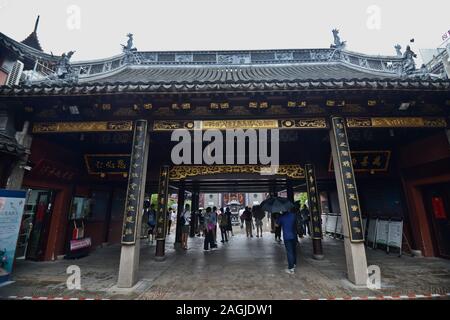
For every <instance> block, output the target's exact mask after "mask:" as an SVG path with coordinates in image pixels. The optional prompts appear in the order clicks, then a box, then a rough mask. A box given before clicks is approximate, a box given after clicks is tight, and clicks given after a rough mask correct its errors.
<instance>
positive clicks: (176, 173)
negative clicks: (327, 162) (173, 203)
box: [170, 165, 305, 180]
mask: <svg viewBox="0 0 450 320" xmlns="http://www.w3.org/2000/svg"><path fill="white" fill-rule="evenodd" d="M227 173H238V174H239V173H241V174H246V173H247V174H248V173H253V174H261V175H269V174H274V175H282V176H283V175H284V176H287V177H289V178H292V179H303V178H304V177H305V172H304V169H303V168H302V167H301V166H300V165H280V166H278V170H277V171H276V172H274V171H271V167H270V166H264V165H204V166H202V165H198V166H196V165H192V166H174V167H172V168H171V169H170V179H171V180H180V179H185V178H187V177H195V176H199V175H216V174H227Z"/></svg>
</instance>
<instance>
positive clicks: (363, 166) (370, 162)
mask: <svg viewBox="0 0 450 320" xmlns="http://www.w3.org/2000/svg"><path fill="white" fill-rule="evenodd" d="M350 154H351V159H352V165H353V171H355V172H385V171H387V170H388V168H389V161H390V159H391V151H385V150H383V151H351V152H350ZM328 171H329V172H333V171H334V166H333V158H332V156H331V155H330V161H329V165H328Z"/></svg>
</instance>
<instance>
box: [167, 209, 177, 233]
mask: <svg viewBox="0 0 450 320" xmlns="http://www.w3.org/2000/svg"><path fill="white" fill-rule="evenodd" d="M176 221H177V212H176V211H175V210H174V209H173V208H172V209H170V220H169V234H170V228H171V227H172V225H173V224H174V223H176Z"/></svg>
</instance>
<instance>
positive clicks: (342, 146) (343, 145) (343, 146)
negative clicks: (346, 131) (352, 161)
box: [339, 142, 347, 148]
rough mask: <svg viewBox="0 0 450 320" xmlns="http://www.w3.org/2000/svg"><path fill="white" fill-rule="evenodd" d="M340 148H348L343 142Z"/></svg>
mask: <svg viewBox="0 0 450 320" xmlns="http://www.w3.org/2000/svg"><path fill="white" fill-rule="evenodd" d="M339 147H341V148H347V143H345V142H341V144H340V145H339Z"/></svg>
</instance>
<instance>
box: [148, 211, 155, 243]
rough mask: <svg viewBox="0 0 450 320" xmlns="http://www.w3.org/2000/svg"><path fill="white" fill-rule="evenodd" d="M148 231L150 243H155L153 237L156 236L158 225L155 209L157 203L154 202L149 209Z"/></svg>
mask: <svg viewBox="0 0 450 320" xmlns="http://www.w3.org/2000/svg"><path fill="white" fill-rule="evenodd" d="M147 214H148V220H147V224H148V232H147V239H148V242H150V244H153V238H154V231H155V226H156V210H155V204H154V203H152V204H151V205H150V209H149V210H148V213H147Z"/></svg>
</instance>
